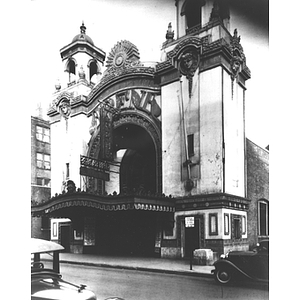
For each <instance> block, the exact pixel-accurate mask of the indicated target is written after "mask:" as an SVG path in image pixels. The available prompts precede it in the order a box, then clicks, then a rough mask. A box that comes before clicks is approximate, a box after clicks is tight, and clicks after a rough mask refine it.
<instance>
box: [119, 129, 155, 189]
mask: <svg viewBox="0 0 300 300" xmlns="http://www.w3.org/2000/svg"><path fill="white" fill-rule="evenodd" d="M114 147H115V151H116V152H117V151H118V150H120V149H125V150H126V151H125V154H124V156H123V158H122V162H121V167H120V191H121V192H129V193H132V192H144V193H148V192H150V193H152V194H154V193H156V192H157V190H158V187H157V159H156V153H155V145H154V142H153V140H152V138H151V136H150V134H149V133H148V132H147V131H146V130H145V129H144V128H143V127H140V126H137V125H134V124H125V125H122V126H120V127H118V128H116V129H115V130H114Z"/></svg>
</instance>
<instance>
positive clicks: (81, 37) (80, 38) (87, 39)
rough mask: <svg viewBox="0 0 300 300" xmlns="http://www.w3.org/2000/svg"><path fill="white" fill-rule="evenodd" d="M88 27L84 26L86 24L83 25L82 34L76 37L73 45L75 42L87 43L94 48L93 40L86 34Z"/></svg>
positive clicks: (81, 27)
mask: <svg viewBox="0 0 300 300" xmlns="http://www.w3.org/2000/svg"><path fill="white" fill-rule="evenodd" d="M85 31H86V27H85V26H84V23H83V22H82V25H81V26H80V33H79V34H77V35H75V37H74V38H73V40H72V43H74V42H83V41H84V42H87V43H90V44H91V45H93V46H94V42H93V40H92V39H91V38H90V37H89V36H88V35H87V34H85Z"/></svg>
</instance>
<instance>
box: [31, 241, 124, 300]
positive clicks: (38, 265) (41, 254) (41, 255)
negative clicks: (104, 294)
mask: <svg viewBox="0 0 300 300" xmlns="http://www.w3.org/2000/svg"><path fill="white" fill-rule="evenodd" d="M62 250H64V247H63V246H61V245H59V244H57V243H54V242H50V241H46V240H42V239H34V238H32V239H31V255H32V257H31V300H45V299H47V300H50V299H51V300H70V299H73V300H76V299H77V300H96V299H97V297H96V295H95V294H94V293H93V292H92V291H89V290H87V289H86V285H84V284H80V285H77V284H73V283H70V282H67V281H65V280H63V279H62V275H61V274H60V273H59V253H60V251H62ZM109 299H110V300H122V299H121V298H118V297H111V298H107V299H106V300H109Z"/></svg>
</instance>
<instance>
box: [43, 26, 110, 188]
mask: <svg viewBox="0 0 300 300" xmlns="http://www.w3.org/2000/svg"><path fill="white" fill-rule="evenodd" d="M60 55H61V58H62V62H63V65H64V76H63V77H62V80H61V81H58V82H57V83H56V84H55V92H54V94H53V100H52V105H51V108H50V110H49V111H48V116H49V118H50V124H51V132H52V139H51V144H52V145H51V146H52V149H53V151H54V153H53V154H54V155H53V161H52V169H51V171H52V174H53V175H54V176H53V179H52V190H53V191H55V190H56V191H60V190H66V189H67V181H68V180H72V181H75V182H77V183H79V182H80V180H79V172H78V169H79V164H80V163H79V154H83V153H85V151H86V147H87V145H86V144H87V142H86V140H85V136H86V135H87V136H88V132H85V131H84V128H85V127H84V124H86V126H87V128H88V126H89V123H88V122H90V121H88V119H87V117H86V114H87V111H86V107H87V105H88V104H87V101H88V100H87V98H88V95H89V93H90V92H91V90H92V89H93V87H94V86H95V85H96V84H97V83H98V82H99V80H100V76H101V69H102V67H103V64H104V60H105V52H104V51H103V50H101V49H100V48H98V47H96V46H95V45H94V42H93V40H92V39H91V38H90V37H89V36H88V35H87V34H86V26H85V25H84V23H82V25H81V26H80V33H79V34H77V35H75V37H74V38H73V39H72V41H71V43H70V44H68V45H66V46H65V47H63V48H62V49H60ZM80 133H82V135H80ZM74 155H76V157H73V156H74ZM77 156H78V157H77Z"/></svg>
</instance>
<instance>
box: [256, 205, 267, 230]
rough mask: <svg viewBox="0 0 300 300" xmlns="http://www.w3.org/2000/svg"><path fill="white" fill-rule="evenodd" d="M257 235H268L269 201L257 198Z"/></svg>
mask: <svg viewBox="0 0 300 300" xmlns="http://www.w3.org/2000/svg"><path fill="white" fill-rule="evenodd" d="M257 209H258V214H257V215H258V235H259V236H268V235H269V201H268V200H265V199H261V200H258V202H257Z"/></svg>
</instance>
